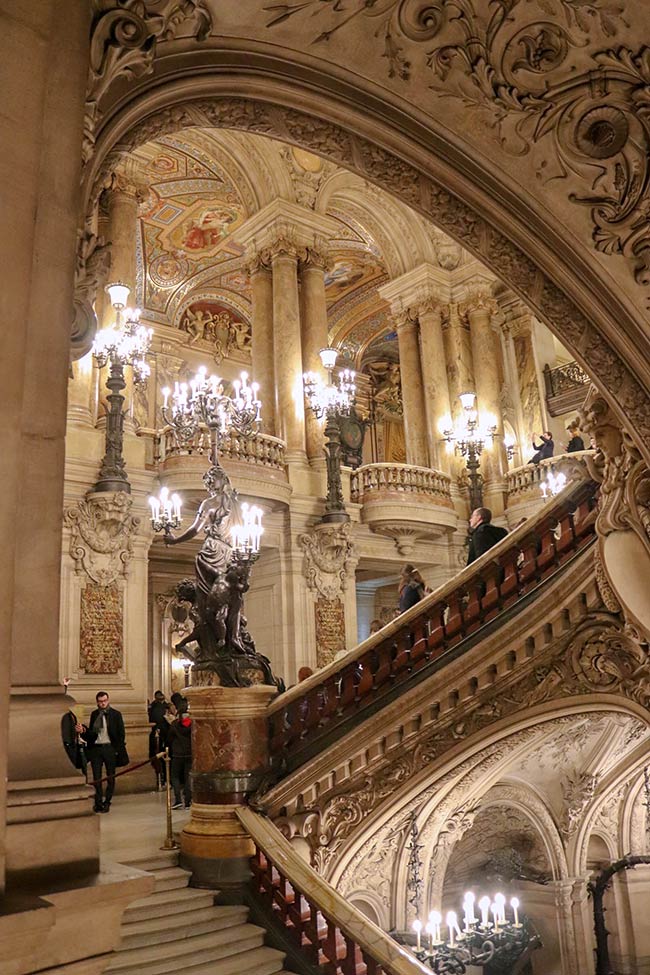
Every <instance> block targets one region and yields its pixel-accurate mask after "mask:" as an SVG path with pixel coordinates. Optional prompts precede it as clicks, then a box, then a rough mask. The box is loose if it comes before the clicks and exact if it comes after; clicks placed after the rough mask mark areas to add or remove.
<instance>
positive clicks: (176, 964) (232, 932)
mask: <svg viewBox="0 0 650 975" xmlns="http://www.w3.org/2000/svg"><path fill="white" fill-rule="evenodd" d="M264 934H265V932H264V929H263V928H259V927H257V926H256V925H253V924H239V925H237V926H235V927H230V928H225V929H224V930H221V931H211V932H210V933H209V934H198V935H194V936H191V937H186V938H183V939H182V940H180V941H168V942H165V943H163V944H157V943H155V942H154V943H151V944H149V945H147V946H146V947H142V948H129V949H126V950H125V951H120V950H118V951H117V952H116V953H115V955H114V957H113V958H111V961H110V962H109V965H108V967H107V968H106V972H115V973H116V975H166V973H168V972H177V971H179V969H180V968H182V969H183V970H184V971H186V970H187V967H188V966H189V965H190V964H193V965H196V964H198V963H200V962H202V963H207V962H216V961H217V960H219V959H223V958H227V957H229V956H235V955H241V954H243V953H246V952H247V951H248V950H249V949H251V948H261V947H262V946H263V942H264ZM278 954H279V955H282V953H281V952H278ZM235 964H236V962H235ZM236 971H242V972H247V969H246V968H245V967H244V968H242V969H238V968H236V967H235V968H234V969H233V972H236ZM248 971H254V969H248Z"/></svg>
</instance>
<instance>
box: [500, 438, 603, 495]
mask: <svg viewBox="0 0 650 975" xmlns="http://www.w3.org/2000/svg"><path fill="white" fill-rule="evenodd" d="M593 454H594V451H593V450H578V451H575V452H574V453H572V454H556V456H555V457H548V458H547V459H546V460H541V461H540V462H539V464H524V465H523V466H522V467H516V468H515V469H514V470H511V471H508V473H507V475H506V490H507V495H508V502H509V503H512V500H513V499H516V498H517V497H518V496H520V495H522V494H530V493H532V494H538V495H539V497H540V498H541V496H542V489H541V484H542V481H545V480H546V479H547V478H548V475H549V472H552V473H554V474H557V473H558V472H559V471H562V472H563V473H565V474H566V476H567V480H569V479H570V477H571V473H572V472H575V471H576V469H578V468H579V469H580V471H581V474H582V475H583V476H584V469H585V457H592V456H593Z"/></svg>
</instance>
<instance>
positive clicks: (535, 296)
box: [94, 96, 650, 444]
mask: <svg viewBox="0 0 650 975" xmlns="http://www.w3.org/2000/svg"><path fill="white" fill-rule="evenodd" d="M186 126H203V127H209V126H218V127H228V128H236V129H240V130H244V131H248V132H257V133H259V134H263V135H266V136H272V137H274V138H276V139H280V140H285V141H288V142H291V143H295V144H298V145H301V146H304V147H305V148H307V149H308V150H309V151H311V152H315V153H318V154H320V155H323V156H325V157H326V158H328V159H330V160H332V161H334V162H336V163H338V164H339V165H341V166H347V167H353V168H354V169H355V170H356V171H357V172H358V173H360V174H361V175H362V176H364V177H365V178H367V179H369V180H371V181H373V182H375V183H377V184H379V185H380V186H385V187H386V188H389V189H390V191H391V192H392V193H394V194H395V195H396V196H398V197H400V198H401V199H402V200H403V201H404V202H405V203H407V204H408V205H409V206H412V207H413V208H414V209H415V210H418V211H419V212H420V213H424V214H425V215H426V216H429V217H430V218H431V219H433V220H434V221H435V223H436V224H437V225H438V226H439V227H440V229H441V230H442V231H444V232H445V233H447V234H449V235H450V236H452V237H454V238H455V239H456V240H457V241H458V242H460V243H461V244H462V245H463V246H464V247H466V248H467V250H469V251H471V252H473V253H474V254H475V255H476V257H478V259H479V260H481V261H483V262H484V263H485V264H486V265H487V266H488V267H490V268H492V269H493V270H494V272H495V273H496V274H498V275H499V277H500V278H502V279H503V280H504V281H505V282H506V283H507V284H508V285H509V286H510V287H511V288H512V289H513V290H515V291H518V292H519V293H520V295H521V297H522V298H524V300H525V301H526V302H527V303H528V304H529V305H530V306H531V307H532V308H533V309H534V310H535V312H536V314H537V315H538V317H539V318H540V319H542V320H544V321H546V322H547V323H548V324H549V325H550V326H551V328H552V329H553V330H554V331H555V332H556V333H557V334H558V336H559V337H560V339H561V340H562V341H563V342H565V343H566V344H567V345H568V346H569V347H570V348H571V349H572V351H573V352H574V354H575V355H576V357H577V358H578V360H579V361H580V363H581V364H582V365H583V366H584V368H585V369H587V370H588V372H589V373H590V375H592V376H593V377H594V378H595V379H598V381H599V382H600V383H601V385H602V387H603V388H604V389H606V390H607V391H608V394H609V395H610V396H611V397H612V399H613V400H614V402H615V403H616V406H617V408H618V410H619V413H620V415H621V416H623V417H625V418H626V420H627V422H628V423H629V425H630V428H631V429H633V430H634V431H635V433H636V435H637V438H638V441H639V443H644V444H649V443H650V398H649V397H648V396H647V394H646V392H645V390H644V389H643V387H642V386H641V385H640V383H639V382H638V380H637V379H636V377H635V376H634V374H633V373H632V372H631V371H630V370H629V369H628V368H627V366H626V365H625V363H624V362H623V360H622V359H621V358H620V356H619V355H618V353H617V352H616V351H615V350H614V348H613V347H612V345H611V344H610V343H609V341H608V340H607V339H606V337H605V336H604V335H603V334H601V333H600V332H598V331H597V330H596V328H595V327H594V326H593V325H592V324H591V321H590V320H589V319H588V317H587V316H586V315H585V314H583V313H582V311H581V310H580V309H579V308H578V307H577V305H575V304H574V302H573V301H572V300H571V299H570V298H569V297H568V296H567V295H566V294H565V293H564V292H563V291H562V290H561V289H560V288H559V287H558V286H557V285H556V284H555V283H554V282H553V281H551V280H550V278H548V277H546V275H545V274H544V273H543V272H542V271H541V269H540V268H539V267H538V266H537V265H536V264H534V263H533V261H532V260H531V259H530V258H529V257H528V256H527V255H526V254H525V253H524V252H523V251H522V250H521V249H520V248H519V247H518V246H517V245H516V244H514V243H513V242H512V241H511V240H509V239H508V238H507V237H505V236H504V235H503V234H502V233H501V232H500V231H498V230H497V229H496V228H494V227H492V226H490V225H489V224H487V223H486V222H485V221H484V220H483V218H482V217H481V216H480V215H479V213H478V212H477V211H475V210H474V209H472V208H471V207H470V206H469V205H467V204H466V203H465V202H463V201H462V200H461V199H460V198H458V197H456V196H454V195H453V194H452V193H450V192H449V191H448V190H447V189H446V188H445V187H444V186H442V185H441V184H439V183H437V182H436V181H434V180H433V179H432V178H431V177H429V176H427V175H425V174H424V173H423V172H422V171H420V170H419V169H416V168H415V167H414V166H411V165H410V164H409V163H407V162H406V161H404V160H403V159H400V158H398V157H397V156H395V155H393V154H392V153H390V152H388V151H387V150H385V149H383V148H382V147H380V146H378V145H376V144H374V143H371V142H369V141H367V140H366V139H363V138H361V137H359V136H356V135H353V134H352V133H351V132H348V131H347V130H345V129H343V128H342V127H341V126H338V125H335V124H334V123H332V122H330V121H327V120H324V119H321V118H316V117H314V116H310V115H308V114H306V113H304V112H301V111H298V110H296V109H293V108H287V107H284V106H280V105H271V104H268V103H265V102H260V101H255V100H252V99H251V100H249V99H246V98H233V97H229V96H215V97H213V98H210V99H205V98H203V99H196V100H193V101H186V102H182V103H179V104H177V105H174V106H173V107H170V108H165V109H161V110H159V111H157V112H155V113H153V114H151V115H149V116H147V117H146V118H144V119H142V121H140V122H138V123H137V124H136V125H134V126H133V127H132V128H131V129H130V130H129V132H128V134H127V135H126V136H124V137H123V138H122V139H121V141H120V142H118V143H116V144H115V145H114V146H113V148H112V150H111V151H110V152H109V153H108V154H107V156H106V157H105V159H104V160H103V162H102V165H101V168H100V170H99V173H98V174H97V178H96V180H95V184H94V185H95V187H97V188H101V185H102V181H103V180H105V178H106V174H107V172H110V171H111V169H112V168H114V166H115V165H116V163H117V162H118V161H119V159H121V158H122V157H123V156H124V155H125V154H128V153H130V152H132V151H133V150H134V149H136V148H137V147H138V146H139V145H142V144H144V143H146V142H148V141H150V140H152V139H157V138H159V137H160V136H162V135H166V134H169V133H171V132H176V131H178V130H179V129H183V128H185V127H186Z"/></svg>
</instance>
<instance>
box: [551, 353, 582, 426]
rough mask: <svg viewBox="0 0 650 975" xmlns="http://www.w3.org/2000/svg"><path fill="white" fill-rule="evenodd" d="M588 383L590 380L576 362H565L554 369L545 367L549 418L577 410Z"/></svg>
mask: <svg viewBox="0 0 650 975" xmlns="http://www.w3.org/2000/svg"><path fill="white" fill-rule="evenodd" d="M590 382H591V379H590V378H589V376H588V375H587V373H586V372H584V370H583V369H581V368H580V366H579V365H578V363H577V362H567V363H566V364H565V365H563V366H558V367H557V368H556V369H551V367H550V366H549V365H545V366H544V384H545V386H546V403H547V406H548V410H549V413H550V414H551V416H561V415H562V413H568V412H569V411H570V410H577V409H578V408H579V407H580V406H581V405H582V403H583V402H584V399H585V396H586V395H587V387H588V385H589V383H590Z"/></svg>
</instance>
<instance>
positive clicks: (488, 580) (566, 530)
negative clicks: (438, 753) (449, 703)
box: [268, 480, 597, 771]
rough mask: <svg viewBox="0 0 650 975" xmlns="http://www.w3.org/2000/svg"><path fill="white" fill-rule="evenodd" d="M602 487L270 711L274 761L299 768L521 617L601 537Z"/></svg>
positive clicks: (554, 506) (567, 494) (549, 507)
mask: <svg viewBox="0 0 650 975" xmlns="http://www.w3.org/2000/svg"><path fill="white" fill-rule="evenodd" d="M596 495H597V485H596V484H595V483H594V482H593V481H590V480H583V481H580V482H578V484H577V485H576V484H571V485H570V486H569V487H567V488H566V489H565V490H564V491H563V492H562V493H561V494H559V495H558V496H557V498H555V499H553V500H552V501H549V502H548V503H547V504H546V505H545V506H544V507H543V508H542V509H541V511H539V512H538V513H537V514H536V515H535V516H534V517H533V518H530V519H528V520H527V521H525V522H524V523H523V524H522V525H521V526H519V527H518V528H516V529H515V530H514V531H513V532H511V533H510V534H509V535H508V536H506V538H504V539H503V540H502V541H501V542H499V543H498V544H497V545H495V546H494V547H493V548H492V549H490V551H488V552H486V553H485V554H484V555H483V556H482V557H481V558H480V559H477V561H476V562H474V563H472V564H471V565H469V566H467V567H466V568H465V569H463V571H462V572H460V573H459V574H458V575H457V576H455V577H454V578H453V579H452V580H450V581H449V582H448V583H446V584H445V585H444V586H441V587H440V588H439V589H438V590H436V591H435V592H433V593H431V595H429V596H427V597H425V598H424V599H423V600H422V601H421V602H419V603H417V605H416V606H414V607H413V608H412V609H410V610H408V611H407V612H406V613H403V614H402V615H401V616H399V617H398V618H397V619H395V620H393V621H392V622H391V623H389V624H388V625H387V626H385V627H383V628H382V629H381V630H380V631H379V632H378V633H375V634H373V635H372V636H370V637H369V638H368V639H367V640H365V641H364V642H363V643H361V644H360V645H359V646H358V647H357V648H356V649H354V650H352V651H350V653H348V654H346V655H345V656H344V657H342V658H340V659H338V660H334V661H332V663H331V664H329V665H328V666H327V667H324V668H323V669H322V670H319V671H317V672H316V673H315V674H313V675H312V676H311V677H309V678H307V680H305V681H303V682H302V683H300V684H297V685H296V686H294V687H293V688H291V689H290V690H289V691H287V692H286V693H284V694H281V695H280V696H279V697H277V698H276V699H275V700H274V701H273V702H272V704H271V705H270V706H269V709H268V715H269V718H268V720H269V738H270V749H271V755H273V756H274V760H275V761H276V763H278V765H281V766H282V767H283V769H284V770H286V771H290V770H292V769H294V768H297V767H298V765H300V763H301V761H303V760H304V759H305V758H306V757H307V756H308V755H312V754H315V753H316V752H317V751H318V750H319V748H320V747H323V746H324V745H325V744H326V739H331V736H332V733H333V732H334V730H335V729H340V728H341V727H342V726H343V725H346V726H347V727H346V728H344V729H342V730H343V731H345V730H348V727H349V725H350V722H351V721H355V720H356V716H357V715H361V713H362V712H364V711H366V712H369V709H372V710H373V711H374V710H377V709H378V707H379V706H380V702H383V701H385V702H388V700H393V699H394V698H395V696H396V695H397V693H400V692H401V690H402V689H403V688H405V687H406V686H407V685H409V686H413V685H414V684H415V683H416V682H419V681H420V680H422V679H424V677H426V676H428V674H430V673H433V672H434V671H435V670H437V669H438V668H439V667H440V666H441V663H442V658H444V657H445V656H446V655H447V654H449V653H450V652H452V651H453V652H454V655H457V654H458V653H459V652H463V649H462V648H461V644H465V646H466V647H467V648H469V646H470V645H472V644H473V643H474V642H476V640H477V639H480V636H479V633H480V631H482V630H483V628H484V627H486V626H488V625H489V626H491V627H493V626H494V625H495V624H497V623H498V621H499V619H500V618H503V619H505V618H506V615H508V616H510V615H512V613H513V612H515V611H516V606H517V604H523V601H526V602H527V601H528V599H529V598H530V596H531V593H532V592H533V591H534V590H535V589H536V588H537V587H538V586H540V585H541V584H544V583H546V582H547V581H548V580H549V579H550V578H552V577H553V576H554V575H555V574H556V573H557V572H559V571H560V570H561V569H562V567H563V566H564V565H565V564H566V563H567V562H568V561H569V560H571V559H573V558H574V557H575V556H576V555H578V554H579V553H580V552H581V551H582V550H583V549H584V548H585V547H586V546H587V545H589V544H591V543H592V542H593V540H594V538H595V527H594V522H595V511H594V509H595V505H596Z"/></svg>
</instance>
